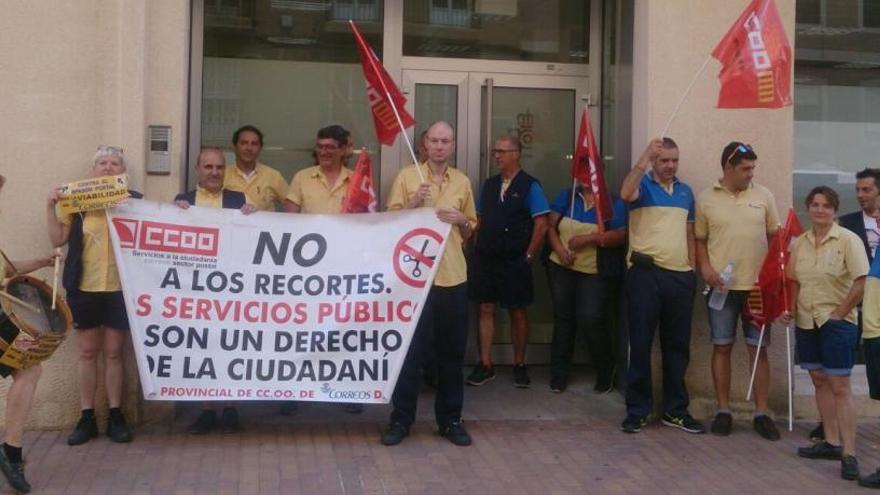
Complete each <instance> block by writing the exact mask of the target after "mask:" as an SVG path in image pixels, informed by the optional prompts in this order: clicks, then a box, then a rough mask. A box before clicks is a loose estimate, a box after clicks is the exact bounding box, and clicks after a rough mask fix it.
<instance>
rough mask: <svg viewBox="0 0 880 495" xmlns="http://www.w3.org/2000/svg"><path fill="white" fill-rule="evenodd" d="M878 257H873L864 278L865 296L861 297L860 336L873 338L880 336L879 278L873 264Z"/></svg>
mask: <svg viewBox="0 0 880 495" xmlns="http://www.w3.org/2000/svg"><path fill="white" fill-rule="evenodd" d="M878 259H880V258H874V261H875V263H874V264H873V265H872V266H871V273H870V274H869V275H868V278H867V279H865V297H863V298H862V338H863V339H875V338H877V337H880V278H877V276H878V275H880V273H878V275H874V273H875V272H878V271H880V270H877V269H875V268H874V265H878V264H877V263H876V261H877V260H878ZM878 268H880V266H878Z"/></svg>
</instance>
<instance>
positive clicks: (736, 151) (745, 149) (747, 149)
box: [724, 143, 754, 163]
mask: <svg viewBox="0 0 880 495" xmlns="http://www.w3.org/2000/svg"><path fill="white" fill-rule="evenodd" d="M748 153H754V150H752V147H751V145H748V144H744V143H739V144H737V145H736V148H733V151H731V152H730V156H728V157H727V158H726V159H725V160H724V163H728V162H730V160H732V159H733V157H735V156H736V155H745V154H748Z"/></svg>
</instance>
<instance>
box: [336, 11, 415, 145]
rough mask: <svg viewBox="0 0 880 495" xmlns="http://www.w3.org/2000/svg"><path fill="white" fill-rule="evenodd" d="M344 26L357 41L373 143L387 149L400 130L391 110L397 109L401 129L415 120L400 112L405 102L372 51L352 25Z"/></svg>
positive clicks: (350, 22) (352, 23) (403, 110)
mask: <svg viewBox="0 0 880 495" xmlns="http://www.w3.org/2000/svg"><path fill="white" fill-rule="evenodd" d="M348 22H349V24H351V31H352V32H353V33H354V37H355V40H356V41H357V46H358V54H359V55H360V58H361V66H362V67H363V69H364V79H365V80H366V82H367V101H368V102H369V103H370V110H372V111H373V124H374V125H375V126H376V139H377V140H378V141H379V142H380V143H382V144H384V145H386V146H391V145H392V144H393V143H394V138H396V137H397V133H398V132H400V131H401V130H402V129H401V128H400V124H399V123H398V122H397V117H395V115H394V110H395V109H397V112H398V114H399V115H400V120H401V121H402V122H403V127H404V128H407V127H410V126H412V125H414V124H415V123H416V120H415V119H414V118H412V116H411V115H410V114H408V113H407V112H406V110H405V109H404V106H405V105H406V98H404V96H403V94H402V93H401V92H400V90H399V89H397V86H396V85H395V84H394V81H393V80H392V79H391V76H389V75H388V73H387V72H385V68H384V67H382V63H381V62H380V61H379V58H378V57H376V54H375V53H374V52H373V49H372V48H371V47H370V45H369V44H367V41H366V40H365V39H364V37H363V36H361V32H360V31H359V30H358V28H357V26H355V24H354V22H352V21H348ZM389 96H390V99H389ZM392 105H393V108H392Z"/></svg>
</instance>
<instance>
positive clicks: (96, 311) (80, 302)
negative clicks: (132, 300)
mask: <svg viewBox="0 0 880 495" xmlns="http://www.w3.org/2000/svg"><path fill="white" fill-rule="evenodd" d="M67 304H69V305H70V312H71V313H73V326H74V328H77V329H83V330H88V329H90V328H95V327H100V326H108V327H111V328H115V329H117V330H128V329H129V326H128V313H126V312H125V298H124V297H123V296H122V291H121V290H118V291H115V292H83V291H76V292H73V293H68V295H67Z"/></svg>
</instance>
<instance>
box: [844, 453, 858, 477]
mask: <svg viewBox="0 0 880 495" xmlns="http://www.w3.org/2000/svg"><path fill="white" fill-rule="evenodd" d="M840 477H841V478H843V479H845V480H849V481H854V480H857V479H859V461H858V459H856V456H854V455H845V456H843V459H841V460H840Z"/></svg>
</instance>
